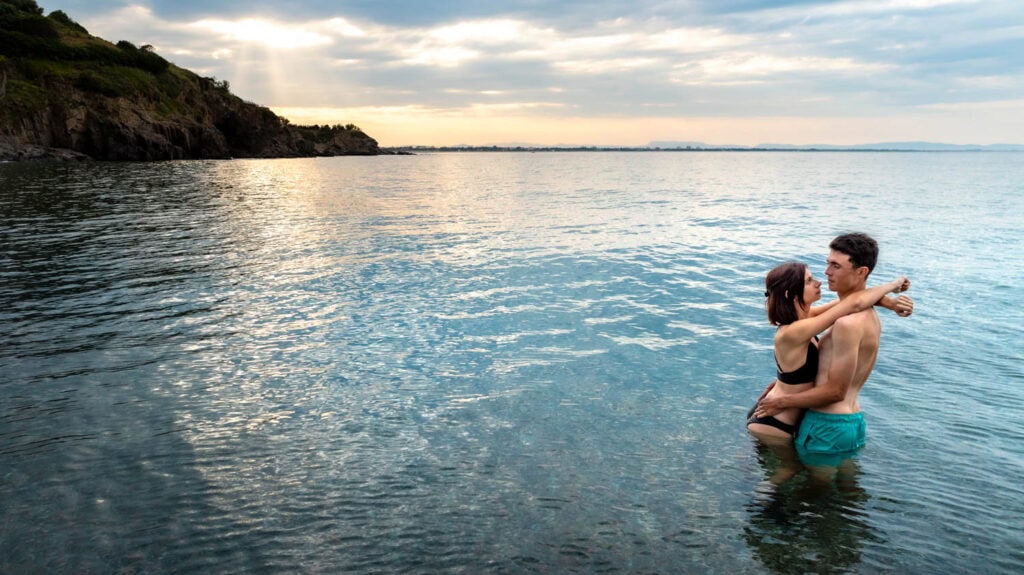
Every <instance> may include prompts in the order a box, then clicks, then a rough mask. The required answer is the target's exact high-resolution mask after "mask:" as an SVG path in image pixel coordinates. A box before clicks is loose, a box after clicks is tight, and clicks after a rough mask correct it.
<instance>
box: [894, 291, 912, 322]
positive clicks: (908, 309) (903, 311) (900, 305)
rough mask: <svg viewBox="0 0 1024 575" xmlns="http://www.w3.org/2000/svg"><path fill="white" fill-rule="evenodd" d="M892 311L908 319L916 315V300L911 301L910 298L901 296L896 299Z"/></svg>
mask: <svg viewBox="0 0 1024 575" xmlns="http://www.w3.org/2000/svg"><path fill="white" fill-rule="evenodd" d="M891 309H892V311H894V312H896V315H898V316H900V317H908V316H909V315H910V314H912V313H914V300H912V299H910V297H908V296H905V295H901V296H900V297H898V298H896V301H895V302H894V303H893V307H892V308H891Z"/></svg>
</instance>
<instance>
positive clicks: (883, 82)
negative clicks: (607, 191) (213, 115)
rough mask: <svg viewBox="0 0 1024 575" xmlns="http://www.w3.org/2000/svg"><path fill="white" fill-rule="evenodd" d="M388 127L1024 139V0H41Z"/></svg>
mask: <svg viewBox="0 0 1024 575" xmlns="http://www.w3.org/2000/svg"><path fill="white" fill-rule="evenodd" d="M38 3H39V5H40V6H41V7H42V8H43V9H44V10H45V12H46V13H49V12H51V11H53V10H63V11H64V12H65V13H67V14H68V15H69V16H71V18H72V19H74V20H76V21H78V22H79V23H81V24H82V25H83V26H85V27H86V28H87V29H88V30H89V32H90V33H92V34H94V35H96V36H100V37H102V38H105V39H107V40H110V41H112V42H117V41H119V40H128V41H130V42H133V43H134V44H136V45H146V44H149V45H152V46H153V47H154V48H155V49H156V51H157V52H158V53H159V54H160V55H162V56H163V57H165V58H166V59H168V60H170V61H172V62H174V63H175V64H177V65H179V66H181V67H184V68H188V69H190V70H193V71H195V72H197V73H199V74H201V75H204V76H212V77H215V78H217V79H218V80H227V81H228V82H229V83H230V86H231V91H232V92H233V93H235V94H237V95H238V96H240V97H242V98H243V99H246V100H249V101H252V102H255V103H258V104H261V105H265V106H267V107H269V108H271V109H272V110H274V111H275V112H276V113H278V114H279V115H282V116H284V117H286V118H288V119H289V120H290V121H291V122H292V123H296V124H339V123H340V124H349V123H351V124H355V125H357V126H359V127H361V128H362V129H363V130H364V131H365V132H367V133H368V134H369V135H371V136H372V137H374V138H375V139H377V141H378V142H379V143H380V144H381V145H382V146H406V145H424V146H442V145H545V146H556V145H581V146H583V145H590V146H646V145H650V144H651V143H658V142H702V143H706V144H711V145H738V146H750V145H758V144H792V145H813V144H829V145H856V144H869V143H880V142H906V141H929V142H943V143H951V144H994V143H1010V144H1024V0H835V1H813V0H675V1H669V0H592V1H588V2H583V1H580V0H562V1H558V2H555V1H547V2H544V1H540V0H503V1H501V2H492V1H489V0H443V1H435V0H396V1H387V0H279V1H276V2H271V1H267V0H226V1H210V0H204V1H194V0H38Z"/></svg>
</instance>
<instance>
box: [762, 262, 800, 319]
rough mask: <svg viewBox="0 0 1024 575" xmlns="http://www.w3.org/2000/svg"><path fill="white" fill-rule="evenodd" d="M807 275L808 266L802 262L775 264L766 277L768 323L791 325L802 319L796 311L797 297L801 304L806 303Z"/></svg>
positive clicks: (765, 292) (765, 293)
mask: <svg viewBox="0 0 1024 575" xmlns="http://www.w3.org/2000/svg"><path fill="white" fill-rule="evenodd" d="M806 277H807V266H806V265H804V264H802V263H800V262H786V263H784V264H780V265H777V266H775V268H774V269H772V271H770V272H768V275H767V276H766V277H765V278H764V289H765V291H764V295H765V297H766V298H768V301H767V302H766V303H765V306H766V307H767V308H768V323H770V324H772V325H789V324H791V323H793V322H795V321H796V320H798V319H800V318H799V316H797V313H796V305H795V304H794V303H793V298H796V300H797V301H798V302H800V305H803V304H804V279H805V278H806Z"/></svg>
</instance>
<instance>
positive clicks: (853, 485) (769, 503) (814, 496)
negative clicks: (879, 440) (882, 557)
mask: <svg viewBox="0 0 1024 575" xmlns="http://www.w3.org/2000/svg"><path fill="white" fill-rule="evenodd" d="M755 443H756V449H757V459H758V463H759V464H760V465H761V466H762V468H763V470H764V480H763V481H762V482H761V483H760V484H759V485H758V487H757V489H756V490H755V492H754V494H753V498H752V499H751V501H750V502H749V503H747V505H746V510H747V512H748V513H749V515H750V523H749V525H747V526H746V527H744V530H743V531H744V538H745V540H746V542H747V545H748V546H749V547H750V550H751V552H752V553H753V554H754V556H755V557H757V559H758V560H759V561H760V562H761V563H762V564H763V565H764V566H765V567H767V568H768V569H769V570H770V571H771V572H773V573H841V572H849V571H851V570H853V571H856V570H857V567H858V565H859V564H860V561H861V552H862V549H863V547H864V543H865V542H866V541H872V542H882V541H883V538H882V536H881V535H880V534H879V533H878V532H877V530H876V529H874V528H873V527H872V526H871V523H870V521H869V514H868V513H867V503H868V501H869V500H870V495H869V494H868V492H867V490H866V489H864V488H863V487H862V486H861V485H860V482H859V475H860V474H861V471H860V467H859V465H858V463H857V459H855V458H853V459H846V460H845V461H843V462H842V464H840V465H839V466H838V467H836V468H832V469H829V470H821V469H818V470H809V469H806V468H803V466H802V465H801V463H800V460H799V458H797V456H796V451H795V450H794V449H793V448H792V446H791V445H788V446H787V445H766V444H763V443H761V442H755ZM823 471H824V473H823Z"/></svg>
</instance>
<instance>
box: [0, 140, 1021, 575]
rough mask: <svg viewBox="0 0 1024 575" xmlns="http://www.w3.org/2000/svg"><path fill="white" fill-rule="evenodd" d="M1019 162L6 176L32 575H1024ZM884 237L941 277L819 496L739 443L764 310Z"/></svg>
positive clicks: (6, 351) (795, 472) (1, 234)
mask: <svg viewBox="0 0 1024 575" xmlns="http://www.w3.org/2000/svg"><path fill="white" fill-rule="evenodd" d="M1004 158H1005V157H1004V156H1000V155H962V154H961V155H928V154H918V155H886V154H822V155H806V154H760V153H758V154H654V153H652V154H574V153H566V154H495V155H491V154H447V155H437V156H417V157H392V158H333V159H329V160H328V159H322V160H315V159H303V160H279V161H238V162H168V163H156V164H74V165H70V164H69V165H64V164H59V165H55V164H17V165H3V166H0V342H2V345H0V374H3V379H2V380H0V391H2V393H0V469H3V472H2V473H0V482H2V483H0V486H2V489H3V493H4V505H3V506H2V507H0V572H18V573H20V572H45V573H50V572H86V573H116V572H176V571H187V572H240V573H260V572H266V573H275V572H289V573H291V572H332V573H333V572H395V571H409V572H451V571H462V572H471V573H510V572H512V573H518V572H523V571H537V572H654V571H659V572H664V571H669V572H708V571H718V572H728V573H734V572H760V571H761V570H763V569H764V568H765V566H768V567H770V568H771V569H774V570H779V571H788V570H798V569H806V570H816V569H818V570H823V569H824V568H822V567H821V563H820V562H817V563H812V561H817V559H818V558H822V557H825V558H828V559H829V561H831V563H829V565H835V566H836V567H835V569H836V570H843V569H846V570H851V571H857V570H866V571H872V570H882V569H885V568H887V567H886V565H901V566H906V567H908V570H910V571H919V572H920V571H941V570H943V569H944V568H950V569H953V570H965V569H967V568H968V567H970V568H971V569H975V570H986V571H989V572H995V573H1014V572H1018V571H1020V570H1021V568H1022V567H1024V557H1022V556H1020V555H1019V554H1018V555H1013V554H1012V553H1008V552H1007V551H1006V550H1007V549H1021V548H1024V542H1022V541H1021V540H1020V537H1021V535H1020V530H1019V529H1017V528H1016V526H1017V519H1018V518H1019V517H1020V516H1021V515H1022V514H1024V508H1022V507H1021V505H1022V503H1021V502H1022V501H1024V492H1022V491H1021V489H1022V487H1021V485H1020V483H1019V482H1018V481H1016V480H1015V478H1016V477H1017V476H1019V475H1020V474H1021V473H1022V472H1024V455H1022V452H1021V447H1020V445H1022V444H1021V442H1020V441H1019V439H1020V433H1019V429H1021V428H1022V423H1024V422H1022V421H1021V417H1024V415H1021V414H1020V413H1018V412H1017V411H1014V410H1007V409H1006V408H1005V406H1006V405H1016V404H1018V403H1020V402H1021V401H1024V397H1022V396H1021V393H1022V390H1024V387H1022V386H1019V385H1016V382H1019V381H1020V380H1021V379H1020V378H1021V374H1020V362H1018V361H1015V358H1017V356H1019V349H1020V345H1019V343H1020V341H1021V331H1020V329H1021V328H1020V325H1022V323H1021V322H1017V321H1013V320H1014V319H1015V316H1014V315H1013V314H1018V315H1019V311H1015V310H1020V309H1024V307H1022V306H1021V305H1020V303H1021V302H1020V301H1019V293H1020V292H1019V290H1013V289H1011V287H1012V285H1013V281H1014V280H1013V278H1012V277H1008V275H1007V273H1006V272H1005V270H1013V269H1024V262H1022V261H1021V259H1020V258H1021V252H1019V250H1013V249H1007V248H1006V246H1007V245H1011V246H1016V243H1019V242H1012V241H1010V240H1014V239H1019V237H1020V230H1019V227H1020V226H1019V220H1018V219H1017V216H1016V214H1018V213H1020V211H1021V209H1024V205H1021V202H1022V201H1024V200H1022V199H1021V198H1024V194H1016V193H1013V192H1014V189H1011V188H1012V185H1013V184H1012V183H1013V182H1021V181H1024V173H1021V172H1022V170H1024V168H1022V167H1021V166H1024V163H1019V162H1010V161H1006V160H1005V159H1004ZM766 174H771V177H770V178H769V177H766ZM986 174H997V175H998V176H988V177H991V178H992V179H991V180H986V179H985V178H986V177H987V176H986ZM968 187H970V189H972V190H973V191H974V194H975V195H974V196H972V197H971V198H970V205H971V206H973V207H975V208H977V209H978V210H979V212H978V218H979V219H980V220H983V223H984V225H981V226H972V227H971V228H970V229H969V230H968V229H967V228H964V229H963V230H960V228H958V227H957V226H958V225H959V222H962V221H963V220H964V216H963V214H962V213H960V211H959V210H958V207H957V204H956V203H955V202H952V201H951V200H950V199H949V193H948V190H949V189H950V188H953V189H967V188H968ZM851 190H857V192H858V193H856V194H851V193H850V191H851ZM994 200H998V206H999V207H998V209H997V208H995V207H992V206H995V205H996V203H997V202H995V201H994ZM840 203H841V204H842V206H843V209H841V210H837V209H836V205H839V204H840ZM880 205H884V206H892V207H893V211H889V210H881V209H878V206H880ZM894 213H898V214H899V216H898V222H896V221H895V220H894V219H893V218H895V217H896V216H894V215H893V214H894ZM908 222H911V223H913V225H910V224H908ZM897 223H898V224H899V225H896V224H897ZM852 226H856V227H858V228H861V226H863V227H864V228H866V229H867V230H868V231H869V232H873V233H877V234H878V235H879V237H880V239H881V240H882V242H883V246H884V248H883V258H882V259H883V262H882V264H881V266H880V270H879V273H880V274H882V275H888V274H889V273H896V272H899V273H904V272H906V273H909V274H910V276H911V277H914V278H917V277H922V278H926V279H922V280H921V281H920V282H915V289H920V290H921V291H920V292H918V293H919V299H918V300H917V301H918V306H919V310H920V313H919V314H915V318H914V319H913V320H912V321H906V320H900V321H899V322H890V321H888V319H887V318H884V317H883V323H884V324H885V325H884V329H885V330H886V331H885V335H884V336H883V346H886V349H888V350H890V353H888V354H886V355H883V356H882V357H881V358H880V360H879V364H878V366H877V367H876V372H875V374H874V375H872V381H871V382H870V383H869V386H868V388H866V390H865V394H864V396H863V403H864V405H865V408H866V409H867V410H868V412H869V413H870V414H872V419H871V423H870V424H869V434H870V435H869V449H868V450H866V451H865V452H864V453H862V455H861V457H860V458H859V459H858V465H859V471H855V472H851V473H846V470H844V472H843V473H842V474H840V475H839V476H838V477H837V478H835V479H834V481H831V482H829V483H822V484H815V483H812V482H810V481H809V479H808V477H807V473H806V472H805V471H804V470H802V469H796V468H792V467H787V463H786V461H787V460H786V459H785V456H784V454H783V458H782V459H781V460H780V459H779V455H778V454H772V453H761V454H758V453H757V452H756V451H755V450H754V449H753V448H752V447H751V444H750V441H749V439H748V437H747V434H746V432H745V431H744V428H743V423H742V422H743V413H744V412H745V411H746V410H747V408H749V406H750V404H751V402H752V401H753V399H754V397H755V396H756V394H757V393H758V392H759V391H760V389H762V388H763V385H764V382H765V381H766V379H767V378H770V376H771V375H773V373H774V369H773V363H772V360H771V346H770V343H771V329H770V327H769V326H767V325H766V322H765V320H764V310H763V298H761V297H760V293H761V291H762V290H763V287H762V288H758V285H759V284H760V285H763V284H762V274H763V273H764V272H765V270H767V269H769V268H770V267H772V266H773V265H774V264H776V263H777V262H778V260H780V259H788V258H791V257H795V258H797V259H801V260H804V261H808V262H811V263H814V262H816V261H820V260H821V258H822V257H823V256H824V253H823V248H824V246H825V245H827V242H828V240H829V239H830V237H831V235H832V234H833V233H834V231H836V229H837V228H849V227H852ZM908 226H909V227H908ZM1000 242H1002V244H1000ZM919 252H921V253H943V254H962V257H961V258H960V259H957V260H956V261H955V264H956V265H950V261H949V258H948V257H944V258H938V259H934V260H933V259H932V258H922V257H920V253H919ZM939 260H941V261H939ZM997 263H998V265H997ZM963 285H971V289H972V290H973V294H974V296H973V297H972V301H970V302H962V301H960V302H955V301H954V299H953V298H954V296H955V294H959V293H962V289H961V288H962V286H963ZM958 286H959V287H958ZM956 297H959V296H956ZM973 300H977V301H976V302H975V301H973ZM954 303H958V304H959V305H960V306H962V307H963V308H964V313H965V314H966V313H970V314H971V321H969V322H968V321H965V320H963V319H961V318H959V317H948V315H944V314H942V313H939V312H936V311H934V310H943V309H950V308H952V307H953V304H954ZM929 310H932V311H929ZM950 326H954V327H955V328H956V329H955V330H952V331H951V330H949V329H948V328H949V327H950ZM886 338H888V339H886ZM897 343H898V345H897ZM954 346H955V347H954ZM954 348H956V349H971V350H984V353H981V352H979V353H972V354H964V355H960V356H957V355H950V354H949V353H948V350H949V349H954ZM897 357H898V359H899V361H895V358H897ZM936 358H940V359H936ZM942 358H945V359H942ZM978 377H981V378H982V379H984V380H986V381H988V382H991V383H990V384H989V386H988V389H987V392H986V393H985V394H973V393H972V394H964V393H963V392H962V391H959V392H958V390H962V389H963V387H964V386H962V385H960V384H959V383H958V382H964V381H972V382H973V381H975V380H976V379H977V378H978ZM1002 382H1008V384H1005V385H1002ZM935 411H939V412H941V413H942V416H943V417H944V418H945V419H944V420H945V421H948V422H949V423H950V425H949V433H948V434H947V435H936V434H929V435H924V434H921V433H918V432H917V431H916V429H917V427H916V426H918V425H919V423H920V422H921V421H926V420H929V418H934V416H935V413H934V412H935ZM978 453H986V454H987V455H986V456H985V457H982V458H980V459H979V457H978V455H977V454H978ZM948 469H958V470H961V471H960V477H958V478H957V479H956V481H949V480H947V479H946V476H945V475H944V473H945V471H946V470H948ZM765 480H767V482H766V483H762V482H764V481H765ZM773 481H774V483H773ZM762 484H763V485H764V487H763V488H761V487H758V486H759V485H762ZM771 485H777V486H773V487H771V488H769V486H771ZM825 485H827V488H826V487H825ZM866 490H868V491H870V493H871V496H870V497H868V496H867V494H866V493H865V491H866ZM752 493H753V495H752ZM752 498H753V500H752ZM967 539H969V540H970V541H971V543H970V545H968V546H964V545H962V542H963V541H965V540H967ZM953 546H956V547H957V549H958V553H959V555H957V556H956V557H952V558H951V557H949V552H948V549H950V548H953Z"/></svg>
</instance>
